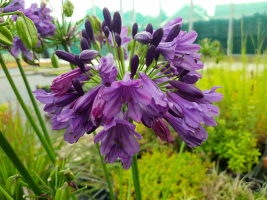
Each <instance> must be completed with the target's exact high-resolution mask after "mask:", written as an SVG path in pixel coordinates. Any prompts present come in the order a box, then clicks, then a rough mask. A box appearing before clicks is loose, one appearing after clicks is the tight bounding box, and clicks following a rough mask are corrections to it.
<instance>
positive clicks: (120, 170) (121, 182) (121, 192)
mask: <svg viewBox="0 0 267 200" xmlns="http://www.w3.org/2000/svg"><path fill="white" fill-rule="evenodd" d="M119 194H120V200H122V165H120V193H119Z"/></svg>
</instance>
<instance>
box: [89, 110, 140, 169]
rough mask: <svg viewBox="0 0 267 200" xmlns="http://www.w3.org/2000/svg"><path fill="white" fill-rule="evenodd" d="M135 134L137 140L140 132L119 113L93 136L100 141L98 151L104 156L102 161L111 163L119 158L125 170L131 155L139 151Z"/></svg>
mask: <svg viewBox="0 0 267 200" xmlns="http://www.w3.org/2000/svg"><path fill="white" fill-rule="evenodd" d="M135 136H136V137H137V139H138V140H141V139H142V136H141V135H140V133H137V132H135V125H134V124H132V123H129V122H128V121H127V120H125V119H123V117H122V114H119V115H118V116H117V117H116V118H114V119H113V120H112V121H111V122H110V123H108V124H106V125H105V126H104V130H102V131H101V132H99V133H98V134H97V135H96V136H95V138H94V142H95V143H98V142H100V141H101V145H100V152H101V155H103V156H105V159H104V161H106V160H108V163H113V162H114V161H115V160H116V159H117V158H120V160H121V162H122V164H123V168H124V169H126V170H127V169H129V167H130V166H131V162H132V157H133V156H134V155H135V154H136V153H138V152H139V143H138V141H137V140H136V138H135Z"/></svg>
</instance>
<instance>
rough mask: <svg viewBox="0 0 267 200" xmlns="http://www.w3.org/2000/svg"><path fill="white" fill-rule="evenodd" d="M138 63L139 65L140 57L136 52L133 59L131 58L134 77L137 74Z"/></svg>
mask: <svg viewBox="0 0 267 200" xmlns="http://www.w3.org/2000/svg"><path fill="white" fill-rule="evenodd" d="M138 65H139V57H138V56H137V55H136V54H134V55H133V57H132V59H131V74H132V78H133V77H134V76H135V74H136V71H137V68H138Z"/></svg>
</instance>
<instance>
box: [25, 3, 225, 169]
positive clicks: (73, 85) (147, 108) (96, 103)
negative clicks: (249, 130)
mask: <svg viewBox="0 0 267 200" xmlns="http://www.w3.org/2000/svg"><path fill="white" fill-rule="evenodd" d="M28 12H29V13H30V11H28ZM36 12H38V10H37V11H33V12H32V13H33V14H36ZM43 12H47V14H49V10H45V9H43ZM103 14H104V19H105V21H103V23H102V27H101V30H100V32H101V33H103V32H104V33H103V35H102V37H104V35H105V37H106V38H108V41H109V43H110V45H111V47H113V46H114V45H115V44H114V43H113V39H112V38H113V37H115V40H116V46H117V47H120V51H121V47H122V48H123V49H126V45H127V44H128V43H129V41H130V40H131V39H130V38H128V37H127V33H128V28H127V27H124V26H122V24H121V16H120V14H119V12H115V13H114V16H113V19H112V17H111V15H110V12H109V10H108V9H107V8H104V9H103ZM36 16H37V15H36ZM38 16H40V15H39V14H38ZM39 19H40V20H41V21H42V20H44V19H43V18H42V17H40V18H39ZM181 27H182V18H176V19H174V20H172V21H170V22H169V23H167V25H166V26H165V27H162V28H158V29H157V30H155V31H153V25H152V24H150V23H149V24H148V25H147V27H146V28H145V30H144V31H142V32H139V33H138V25H137V24H136V23H135V24H134V25H133V30H132V38H133V40H135V41H137V42H139V43H141V44H143V45H146V46H145V48H144V49H145V50H144V49H142V51H143V52H142V54H141V55H142V56H141V57H139V55H140V54H139V53H140V52H139V50H140V48H133V50H134V52H132V54H131V60H130V61H129V67H126V66H125V59H126V58H127V51H125V50H124V54H125V55H124V60H123V58H122V57H120V56H119V57H117V55H118V54H117V53H116V55H115V56H113V55H112V53H108V54H107V55H106V56H103V55H100V53H99V52H98V51H96V50H92V49H90V45H89V43H91V42H92V44H93V45H94V44H96V43H95V41H96V40H95V38H94V31H93V26H92V24H91V22H90V21H89V20H86V22H85V28H86V29H84V30H82V37H83V38H82V40H81V47H82V50H83V51H82V52H81V53H80V54H79V55H74V54H72V53H68V52H65V51H56V54H57V55H58V57H59V58H61V59H64V60H66V61H67V62H70V63H71V64H73V65H75V66H77V68H76V69H74V70H72V71H70V72H67V73H64V74H62V75H60V76H58V77H56V78H55V79H54V80H53V84H52V85H51V91H52V92H51V93H46V92H44V91H41V90H37V91H35V92H34V94H35V96H36V98H37V99H38V100H39V101H40V102H41V103H43V104H45V111H46V112H48V113H49V116H50V117H52V118H51V122H52V129H54V130H59V129H65V130H66V131H65V135H64V139H65V141H67V142H69V143H71V144H73V143H75V142H77V141H78V140H79V138H81V137H82V136H84V135H85V133H88V134H90V133H91V132H92V131H95V130H96V129H97V128H98V127H100V126H103V127H104V129H102V131H100V132H99V133H98V134H96V135H95V136H94V142H95V143H98V142H101V145H100V152H101V154H102V155H103V156H105V159H104V162H105V161H107V162H108V163H112V162H114V161H115V160H116V159H118V158H119V159H120V161H121V163H122V165H123V168H124V169H129V168H130V166H131V164H132V161H133V156H134V155H135V154H137V153H138V152H139V143H138V141H137V140H140V139H142V136H141V134H139V133H137V132H136V131H135V128H136V127H135V125H134V124H133V123H132V121H135V122H137V123H139V122H142V123H143V124H144V125H145V126H146V127H149V128H152V130H153V131H154V132H155V134H157V135H158V137H159V138H160V139H161V140H163V141H166V142H169V143H173V142H174V139H173V138H172V136H171V134H170V130H169V127H168V124H169V125H171V126H172V127H173V129H174V130H175V131H176V132H177V133H178V135H179V136H180V138H181V139H182V140H183V141H184V142H185V143H186V144H187V145H188V146H189V147H196V146H199V145H201V143H202V142H204V141H205V140H206V139H207V137H208V134H207V132H206V130H205V129H204V127H203V125H205V126H216V124H217V123H216V120H215V119H214V117H213V116H218V115H219V108H218V107H217V106H215V105H213V104H212V103H214V102H218V101H220V100H222V98H223V96H222V94H220V93H217V92H215V91H216V89H218V88H220V87H213V88H211V90H203V91H202V90H200V89H198V88H197V87H196V86H194V85H193V84H195V83H196V82H197V81H198V80H199V79H200V78H202V77H201V75H200V74H199V73H198V72H197V70H199V69H202V68H203V66H204V65H203V63H202V62H201V61H200V60H201V54H199V53H197V51H198V50H199V49H200V46H199V45H198V44H194V41H195V40H196V37H197V33H196V32H195V31H191V32H189V33H187V32H185V31H182V30H181ZM102 31H103V32H102ZM134 44H138V43H136V42H134ZM116 46H115V47H116ZM137 49H138V51H136V50H137ZM117 50H118V48H117ZM111 52H113V51H111ZM160 55H162V56H163V57H165V58H166V60H167V61H163V62H161V61H160V60H159V59H160ZM98 57H100V58H98ZM94 60H96V62H97V63H98V64H96V65H93V64H92V63H96V62H92V61H94ZM88 64H92V65H93V66H88ZM88 82H90V83H93V84H94V85H93V88H92V89H90V90H86V89H85V87H83V86H84V84H86V83H88Z"/></svg>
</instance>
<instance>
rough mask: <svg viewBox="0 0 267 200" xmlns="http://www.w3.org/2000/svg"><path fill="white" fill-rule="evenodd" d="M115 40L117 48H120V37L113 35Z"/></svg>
mask: <svg viewBox="0 0 267 200" xmlns="http://www.w3.org/2000/svg"><path fill="white" fill-rule="evenodd" d="M115 40H116V43H117V45H118V47H120V46H121V36H120V35H118V34H116V35H115Z"/></svg>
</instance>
